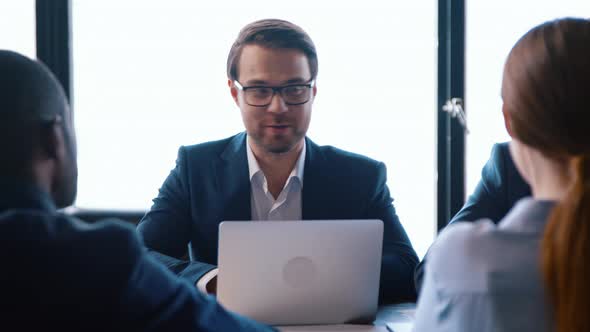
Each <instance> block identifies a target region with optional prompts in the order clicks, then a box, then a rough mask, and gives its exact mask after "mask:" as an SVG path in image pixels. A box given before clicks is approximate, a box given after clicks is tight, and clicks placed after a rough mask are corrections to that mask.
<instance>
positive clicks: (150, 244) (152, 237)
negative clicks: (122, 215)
mask: <svg viewBox="0 0 590 332" xmlns="http://www.w3.org/2000/svg"><path fill="white" fill-rule="evenodd" d="M187 174H188V165H187V158H186V152H185V150H184V147H181V148H180V149H179V151H178V158H177V160H176V167H175V168H174V169H173V170H172V171H171V172H170V175H168V177H167V178H166V180H165V181H164V184H163V185H162V187H161V188H160V191H159V194H158V197H156V198H155V199H154V204H153V205H152V207H151V209H150V211H148V213H146V215H145V216H144V217H143V218H142V220H141V221H140V223H139V225H138V226H137V229H138V231H139V234H140V235H141V237H142V239H143V242H144V244H145V246H146V247H147V248H148V249H149V250H150V251H151V254H152V256H153V257H154V258H156V259H157V260H159V261H160V262H161V263H163V264H164V265H165V266H166V267H168V268H169V269H170V270H171V271H173V272H174V273H176V274H178V275H179V276H180V277H183V278H185V279H187V280H188V281H189V282H191V283H192V284H195V283H196V282H197V281H198V280H199V279H200V278H201V277H202V276H203V275H204V274H205V273H207V272H208V271H210V270H212V269H214V268H215V266H214V265H210V264H207V263H203V262H198V261H188V260H183V259H182V258H183V257H186V255H187V247H188V244H189V242H190V235H191V231H192V227H191V223H192V220H191V211H190V199H191V198H190V188H189V185H188V179H187V176H188V175H187Z"/></svg>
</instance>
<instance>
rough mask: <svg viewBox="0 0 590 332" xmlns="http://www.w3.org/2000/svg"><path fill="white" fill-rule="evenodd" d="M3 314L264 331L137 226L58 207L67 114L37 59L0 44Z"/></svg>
mask: <svg viewBox="0 0 590 332" xmlns="http://www.w3.org/2000/svg"><path fill="white" fill-rule="evenodd" d="M0 118H1V119H2V120H1V121H0V151H2V153H3V154H4V155H3V158H2V162H1V163H0V260H1V261H2V264H3V268H2V272H1V273H0V294H1V296H0V313H1V316H2V325H3V326H6V327H9V326H10V327H12V329H14V330H22V331H32V330H36V329H43V330H57V331H144V330H145V331H266V330H272V329H271V328H269V327H265V326H263V325H259V324H257V323H255V322H253V321H250V320H248V319H246V318H243V317H239V316H237V315H233V314H231V313H229V312H227V311H225V310H224V309H223V308H221V307H220V306H219V305H218V304H217V303H216V302H215V301H213V300H211V299H210V298H207V297H206V296H204V295H202V294H200V293H198V292H197V291H196V290H195V289H194V287H193V286H192V285H189V284H188V283H185V282H183V281H181V280H180V279H179V278H177V277H176V276H174V275H173V274H172V273H170V272H169V271H168V270H167V269H166V268H165V267H163V266H161V265H160V264H159V263H158V262H157V261H156V260H154V259H153V258H151V257H150V256H149V255H148V254H147V252H146V251H145V249H144V248H143V246H142V244H141V243H140V241H139V239H138V237H137V234H136V232H135V230H134V229H133V228H132V227H129V226H125V225H123V224H121V223H118V222H115V221H105V222H99V223H96V224H92V225H91V224H86V223H83V222H82V221H80V220H77V219H75V218H72V217H69V216H66V215H64V214H62V213H60V212H58V211H57V208H61V207H64V206H67V205H70V204H72V202H73V200H74V198H75V195H76V183H77V165H76V143H75V136H74V128H73V123H72V115H71V112H70V110H69V107H68V105H67V101H66V97H65V94H64V92H63V90H62V89H61V87H60V85H59V83H58V82H57V80H56V79H55V78H54V77H53V75H51V73H50V72H49V70H47V69H46V68H45V67H44V66H43V65H41V64H40V63H38V62H34V61H32V60H30V59H28V58H25V57H24V56H22V55H19V54H17V53H14V52H9V51H1V50H0Z"/></svg>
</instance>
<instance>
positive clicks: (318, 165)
mask: <svg viewBox="0 0 590 332" xmlns="http://www.w3.org/2000/svg"><path fill="white" fill-rule="evenodd" d="M305 144H306V152H305V168H304V170H303V190H302V194H301V201H302V202H301V205H302V212H301V214H302V218H303V220H310V219H325V218H326V216H324V215H323V214H324V213H323V211H325V209H324V208H323V207H322V202H323V201H324V200H322V199H321V198H322V197H323V195H326V194H329V193H328V192H327V188H326V186H325V184H326V181H325V180H324V179H323V177H324V176H326V174H324V172H325V171H326V169H325V168H324V167H325V166H324V164H325V158H324V155H323V154H322V151H321V150H320V148H319V146H317V145H316V144H315V143H314V142H312V141H311V140H310V139H309V138H307V137H306V138H305Z"/></svg>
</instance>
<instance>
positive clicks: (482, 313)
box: [414, 198, 554, 332]
mask: <svg viewBox="0 0 590 332" xmlns="http://www.w3.org/2000/svg"><path fill="white" fill-rule="evenodd" d="M553 206H554V202H550V201H536V200H534V199H532V198H523V199H521V200H520V201H519V202H518V203H517V204H516V205H515V206H514V207H513V208H512V210H510V212H509V213H508V215H507V216H506V217H504V219H502V221H500V222H499V223H498V225H494V223H492V222H491V221H489V220H480V221H477V222H474V223H466V222H458V223H455V224H453V225H450V226H449V227H448V228H447V229H445V230H444V231H443V232H442V233H441V235H440V236H439V238H438V239H437V241H436V243H435V244H434V245H433V246H432V248H431V250H430V251H429V253H428V261H427V262H426V270H425V279H424V285H423V287H422V292H421V293H420V297H419V299H418V305H417V309H416V320H415V327H414V330H415V331H417V332H422V331H428V332H430V331H453V332H457V331H478V332H486V331H514V332H516V331H518V332H523V331H535V332H543V331H551V330H553V319H552V318H551V313H550V311H549V309H548V305H547V303H548V302H547V301H546V297H545V293H544V290H543V280H542V275H541V270H540V243H541V239H542V237H543V230H544V229H545V224H546V222H547V218H548V216H549V213H550V212H551V209H552V208H553Z"/></svg>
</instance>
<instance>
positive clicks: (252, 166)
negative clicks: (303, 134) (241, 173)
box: [246, 136, 306, 186]
mask: <svg viewBox="0 0 590 332" xmlns="http://www.w3.org/2000/svg"><path fill="white" fill-rule="evenodd" d="M305 150H306V144H305V141H304V142H303V149H301V153H300V154H299V158H298V159H297V162H296V163H295V166H294V167H293V169H292V170H291V174H289V178H288V179H287V183H288V182H289V180H290V179H291V178H292V177H295V178H297V179H299V182H300V183H301V185H302V186H303V168H304V166H305ZM246 152H247V154H248V170H249V173H250V181H252V178H254V176H255V175H256V174H258V173H262V170H261V169H260V165H258V161H257V160H256V157H255V156H254V152H252V148H251V147H250V136H246Z"/></svg>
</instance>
